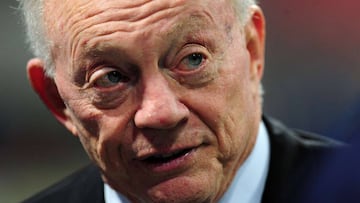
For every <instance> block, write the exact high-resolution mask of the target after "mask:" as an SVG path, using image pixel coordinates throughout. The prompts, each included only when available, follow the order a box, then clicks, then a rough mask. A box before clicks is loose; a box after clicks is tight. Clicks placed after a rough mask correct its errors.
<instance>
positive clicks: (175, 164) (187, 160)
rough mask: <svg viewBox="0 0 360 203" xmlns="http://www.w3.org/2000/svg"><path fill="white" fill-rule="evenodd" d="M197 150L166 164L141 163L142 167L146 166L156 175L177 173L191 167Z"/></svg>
mask: <svg viewBox="0 0 360 203" xmlns="http://www.w3.org/2000/svg"><path fill="white" fill-rule="evenodd" d="M195 152H196V149H192V150H191V151H189V152H188V153H186V154H184V155H183V156H181V157H178V158H176V159H173V160H171V161H169V162H165V163H147V162H141V163H142V165H145V167H146V168H147V169H148V170H150V171H152V172H155V173H169V172H175V171H178V170H183V169H185V168H186V167H187V166H191V165H192V162H191V160H192V159H193V157H194V155H195Z"/></svg>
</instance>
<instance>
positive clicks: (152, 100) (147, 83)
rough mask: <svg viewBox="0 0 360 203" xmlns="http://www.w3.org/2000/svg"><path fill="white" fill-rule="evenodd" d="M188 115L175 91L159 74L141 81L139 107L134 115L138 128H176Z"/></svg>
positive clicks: (146, 76) (148, 76)
mask: <svg viewBox="0 0 360 203" xmlns="http://www.w3.org/2000/svg"><path fill="white" fill-rule="evenodd" d="M187 115H188V109H187V108H186V106H185V105H184V104H182V103H181V102H180V101H179V98H178V97H177V96H176V93H175V89H174V88H171V87H170V86H169V82H168V81H167V80H166V78H165V76H164V75H162V73H161V72H157V73H154V74H152V75H145V76H143V79H142V91H141V105H140V107H139V109H138V110H137V112H136V114H135V118H134V120H135V125H136V126H137V127H139V128H159V129H166V128H171V127H174V126H176V125H177V124H178V123H179V122H181V121H182V120H183V119H185V118H186V117H187Z"/></svg>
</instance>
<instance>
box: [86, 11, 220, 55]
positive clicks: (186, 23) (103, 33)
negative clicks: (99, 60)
mask: <svg viewBox="0 0 360 203" xmlns="http://www.w3.org/2000/svg"><path fill="white" fill-rule="evenodd" d="M174 9H175V8H172V9H171V10H170V8H169V9H167V11H165V10H162V11H160V12H158V13H157V14H154V15H153V17H154V18H151V17H150V18H147V19H146V20H145V19H144V21H145V22H142V21H140V22H132V23H129V22H124V21H118V16H116V14H114V15H113V16H109V21H104V22H101V23H95V24H94V25H91V26H89V27H88V28H89V29H88V31H90V30H91V32H92V33H93V34H95V35H94V36H93V37H92V38H91V39H89V40H84V41H83V42H82V44H81V46H82V49H84V50H89V51H91V50H97V51H101V49H102V47H103V48H105V47H107V46H110V45H111V44H108V43H104V44H102V40H103V39H106V38H109V39H110V38H111V35H112V34H119V33H121V32H124V33H125V32H129V33H130V34H139V35H140V36H144V35H146V34H145V33H146V32H147V30H149V31H150V32H151V30H152V28H153V26H152V25H155V24H157V22H159V21H161V20H162V19H165V20H169V22H168V23H169V24H170V26H159V25H163V24H162V23H158V24H157V26H159V29H157V32H156V33H153V34H156V35H158V36H160V35H161V36H165V37H172V36H176V35H178V34H179V33H181V32H182V33H183V32H184V31H191V30H193V31H196V30H200V29H205V28H207V27H209V26H210V25H211V24H214V19H213V17H212V15H211V13H210V12H209V11H207V10H206V9H203V10H193V11H191V12H189V14H188V15H185V16H184V17H182V18H178V19H177V20H176V21H174V22H171V21H170V19H168V18H167V17H168V16H169V15H171V16H173V15H174V14H175V13H180V12H182V11H183V10H184V8H183V9H177V10H176V11H175V12H170V11H173V10H174ZM167 12H169V13H167ZM110 18H111V19H110ZM144 24H146V25H147V26H143V25H144ZM109 25H111V26H109ZM104 27H105V29H103V28H104ZM140 33H142V34H140ZM120 36H121V35H120ZM116 39H119V38H116Z"/></svg>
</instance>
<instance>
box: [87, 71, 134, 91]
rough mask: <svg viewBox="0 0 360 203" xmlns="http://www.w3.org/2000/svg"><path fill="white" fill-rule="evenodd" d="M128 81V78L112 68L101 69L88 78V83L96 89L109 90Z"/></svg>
mask: <svg viewBox="0 0 360 203" xmlns="http://www.w3.org/2000/svg"><path fill="white" fill-rule="evenodd" d="M129 81H130V78H129V77H127V76H126V75H124V74H123V73H121V72H119V71H118V70H116V69H114V68H103V69H101V70H98V71H96V72H95V73H94V74H92V76H91V77H90V83H92V84H93V86H94V87H98V88H109V87H113V86H116V85H119V84H120V83H127V82H129Z"/></svg>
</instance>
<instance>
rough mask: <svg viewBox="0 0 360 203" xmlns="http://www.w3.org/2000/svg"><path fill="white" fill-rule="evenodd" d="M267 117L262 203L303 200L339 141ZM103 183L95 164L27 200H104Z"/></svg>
mask: <svg viewBox="0 0 360 203" xmlns="http://www.w3.org/2000/svg"><path fill="white" fill-rule="evenodd" d="M263 120H264V122H265V125H266V128H267V130H268V132H269V136H270V147H271V155H270V168H269V174H268V177H267V181H266V186H265V191H264V194H263V198H262V202H263V203H294V202H301V200H300V198H301V197H302V191H303V189H304V188H305V186H306V182H307V180H308V178H309V177H310V174H314V171H315V170H316V168H318V167H319V164H320V163H321V160H322V158H323V155H324V154H326V153H325V152H327V151H330V150H331V149H333V148H335V146H337V145H339V144H338V143H337V142H335V141H333V140H330V139H327V138H324V137H321V136H318V135H314V134H310V133H305V132H302V131H296V130H290V129H288V128H287V127H285V126H284V125H283V124H281V123H280V122H278V121H276V120H273V119H268V118H266V117H264V118H263ZM315 174H316V173H315ZM103 184H104V183H103V182H102V180H101V177H100V174H99V171H98V169H97V168H96V167H95V166H93V165H91V166H88V167H86V168H84V169H82V170H80V171H78V172H76V173H75V174H73V175H71V176H69V177H67V178H66V179H64V180H62V181H61V182H59V183H57V184H55V185H53V186H51V187H50V188H48V189H46V190H45V191H43V192H41V193H39V194H37V195H36V196H34V197H32V198H30V199H28V200H26V201H24V203H104V191H103V190H104V189H103Z"/></svg>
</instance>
